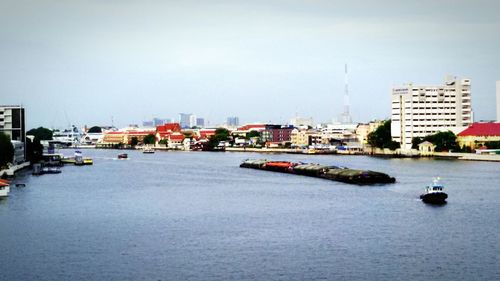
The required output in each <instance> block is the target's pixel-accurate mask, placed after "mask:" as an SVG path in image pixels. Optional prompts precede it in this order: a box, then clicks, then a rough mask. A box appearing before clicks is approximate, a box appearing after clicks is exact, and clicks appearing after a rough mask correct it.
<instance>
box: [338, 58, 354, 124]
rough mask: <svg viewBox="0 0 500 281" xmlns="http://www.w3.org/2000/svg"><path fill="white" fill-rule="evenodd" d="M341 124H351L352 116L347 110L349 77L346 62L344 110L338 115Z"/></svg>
mask: <svg viewBox="0 0 500 281" xmlns="http://www.w3.org/2000/svg"><path fill="white" fill-rule="evenodd" d="M340 120H341V122H342V124H351V123H352V118H351V114H350V112H349V79H348V72H347V64H345V88H344V112H342V114H341V116H340Z"/></svg>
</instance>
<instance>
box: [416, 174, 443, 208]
mask: <svg viewBox="0 0 500 281" xmlns="http://www.w3.org/2000/svg"><path fill="white" fill-rule="evenodd" d="M443 189H444V186H443V185H442V184H440V183H439V178H435V179H434V180H433V181H432V184H431V185H429V186H427V187H426V188H425V192H424V193H423V194H421V195H420V199H422V201H424V202H425V203H430V204H444V203H446V198H448V194H446V193H445V192H444V191H443Z"/></svg>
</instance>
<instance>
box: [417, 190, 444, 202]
mask: <svg viewBox="0 0 500 281" xmlns="http://www.w3.org/2000/svg"><path fill="white" fill-rule="evenodd" d="M446 198H448V194H446V193H444V192H434V193H426V194H422V195H420V199H422V201H423V202H425V203H430V204H444V203H446Z"/></svg>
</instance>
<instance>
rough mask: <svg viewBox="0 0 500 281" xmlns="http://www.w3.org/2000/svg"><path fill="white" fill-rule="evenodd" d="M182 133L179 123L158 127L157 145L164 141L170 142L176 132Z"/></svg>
mask: <svg viewBox="0 0 500 281" xmlns="http://www.w3.org/2000/svg"><path fill="white" fill-rule="evenodd" d="M180 131H181V125H180V124H179V123H166V124H164V125H161V126H157V127H156V144H158V143H159V142H160V141H162V140H167V141H168V140H169V139H170V135H171V134H172V133H175V132H180Z"/></svg>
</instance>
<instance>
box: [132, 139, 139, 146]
mask: <svg viewBox="0 0 500 281" xmlns="http://www.w3.org/2000/svg"><path fill="white" fill-rule="evenodd" d="M138 143H139V139H138V138H137V137H132V139H131V140H130V145H131V146H136V145H137V144H138Z"/></svg>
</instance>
